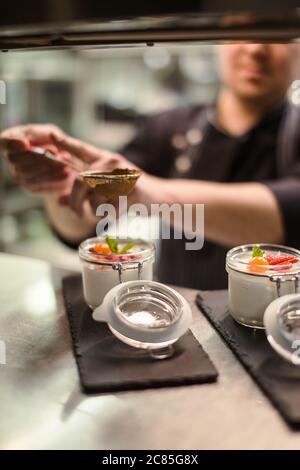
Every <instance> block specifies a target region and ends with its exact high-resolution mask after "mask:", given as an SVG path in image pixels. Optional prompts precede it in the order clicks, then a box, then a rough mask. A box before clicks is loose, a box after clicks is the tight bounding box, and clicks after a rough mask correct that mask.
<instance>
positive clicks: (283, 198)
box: [265, 152, 300, 249]
mask: <svg viewBox="0 0 300 470" xmlns="http://www.w3.org/2000/svg"><path fill="white" fill-rule="evenodd" d="M265 184H266V186H268V188H269V189H270V190H271V191H272V192H273V194H274V196H275V197H276V199H277V202H278V205H279V208H280V211H281V215H282V220H283V224H284V232H285V239H284V244H285V245H288V246H291V247H294V248H298V249H300V152H299V160H298V162H297V163H295V164H294V165H293V166H292V167H291V169H290V172H289V174H288V175H287V176H285V177H283V178H279V179H278V180H274V181H267V182H265Z"/></svg>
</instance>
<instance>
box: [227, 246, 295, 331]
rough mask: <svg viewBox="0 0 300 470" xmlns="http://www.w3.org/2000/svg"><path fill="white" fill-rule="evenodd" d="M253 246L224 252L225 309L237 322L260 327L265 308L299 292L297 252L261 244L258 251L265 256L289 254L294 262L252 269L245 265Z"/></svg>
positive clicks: (252, 266)
mask: <svg viewBox="0 0 300 470" xmlns="http://www.w3.org/2000/svg"><path fill="white" fill-rule="evenodd" d="M254 246H256V245H242V246H238V247H235V248H233V249H232V250H230V251H229V252H228V253H227V257H226V271H227V273H228V297H229V298H228V302H229V303H228V307H229V312H230V313H231V315H232V316H233V318H234V319H235V320H236V321H237V322H239V323H241V324H243V325H246V326H250V327H253V328H264V324H263V316H264V312H265V310H266V308H267V306H268V305H269V304H270V303H271V302H272V301H273V300H274V299H276V298H277V297H280V296H282V295H285V294H292V293H298V292H299V274H300V251H298V250H295V249H293V248H289V247H285V246H281V245H267V244H261V245H259V247H260V248H261V250H263V251H264V252H268V254H273V253H274V254H276V255H277V254H278V253H280V254H282V255H292V256H295V257H296V258H298V261H297V262H295V263H287V264H277V265H276V264H275V265H255V267H254V265H249V261H250V259H251V258H252V250H253V248H254ZM253 268H254V269H253Z"/></svg>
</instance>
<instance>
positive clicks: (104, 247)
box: [79, 237, 155, 309]
mask: <svg viewBox="0 0 300 470" xmlns="http://www.w3.org/2000/svg"><path fill="white" fill-rule="evenodd" d="M79 256H80V259H81V265H82V281H83V292H84V298H85V301H86V303H87V304H88V305H89V306H90V307H91V308H92V309H94V308H96V307H98V306H99V305H100V304H101V303H102V301H103V299H104V297H105V295H106V293H107V292H108V291H109V290H110V289H112V288H113V287H114V286H116V285H117V284H119V283H120V282H126V281H134V280H138V279H142V280H152V277H153V263H154V258H155V250H154V245H153V244H152V243H150V242H145V241H142V240H113V239H111V238H110V237H107V238H106V240H102V239H99V238H90V239H88V240H85V241H84V242H83V243H82V244H81V245H80V247H79Z"/></svg>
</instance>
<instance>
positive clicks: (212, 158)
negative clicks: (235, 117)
mask: <svg viewBox="0 0 300 470" xmlns="http://www.w3.org/2000/svg"><path fill="white" fill-rule="evenodd" d="M299 115H300V112H299V110H298V109H297V108H295V107H292V106H291V105H288V104H287V103H283V104H281V105H280V106H278V107H276V108H274V109H272V110H271V111H270V112H269V113H268V114H267V115H266V116H265V117H264V118H263V119H262V120H261V121H260V122H259V123H258V124H257V125H256V126H255V127H254V128H253V129H251V130H250V131H249V132H247V133H246V134H245V135H243V136H241V137H233V136H232V135H229V134H228V133H227V132H226V131H225V130H224V129H222V128H221V127H220V126H219V125H218V124H217V123H216V121H215V119H214V110H213V107H203V106H192V107H186V108H180V109H176V110H172V111H168V112H164V113H161V114H158V115H155V116H152V117H151V118H149V119H147V120H146V121H144V122H143V124H142V126H141V127H140V129H139V130H138V132H137V135H136V137H135V138H134V139H133V140H132V141H131V142H130V143H129V144H128V145H127V146H126V147H125V148H124V149H122V150H121V151H120V153H122V154H123V155H124V156H125V157H127V158H128V159H129V160H130V161H132V162H133V163H135V164H136V165H137V166H139V167H140V168H141V169H143V170H144V171H146V172H148V173H150V174H152V175H156V176H160V177H165V178H185V179H193V180H197V179H198V180H207V181H217V182H230V183H235V182H236V183H237V182H249V181H258V182H263V183H264V184H266V185H267V186H268V187H269V188H270V190H271V191H272V192H273V194H274V195H275V197H276V199H277V201H278V204H279V207H280V209H281V213H282V218H283V222H284V227H285V240H284V243H285V244H286V245H289V246H293V247H296V248H300V222H299V218H300V151H299V150H300V147H299V134H300V118H299ZM199 184H201V183H199ZM220 230H221V228H220ZM185 242H186V240H185V239H184V238H183V239H182V240H180V239H176V240H175V239H172V238H171V240H162V244H161V249H160V257H159V261H158V266H157V275H158V278H159V280H160V281H162V282H166V283H172V284H177V285H181V286H188V287H193V288H200V289H221V288H225V287H226V286H227V275H226V271H225V257H226V252H227V250H228V248H229V247H225V246H221V245H219V244H216V243H213V242H211V241H209V240H205V242H204V246H203V248H202V249H201V250H198V251H195V250H191V251H188V250H185ZM257 242H268V240H257Z"/></svg>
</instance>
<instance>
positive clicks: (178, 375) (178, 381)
mask: <svg viewBox="0 0 300 470" xmlns="http://www.w3.org/2000/svg"><path fill="white" fill-rule="evenodd" d="M63 294H64V299H65V304H66V309H67V316H68V320H69V324H70V329H71V335H72V342H73V350H74V354H75V358H76V362H77V366H78V371H79V376H80V381H81V387H82V390H83V391H84V392H86V393H100V392H113V391H121V390H134V389H146V388H155V387H166V386H168V387H169V386H178V385H188V384H200V383H208V382H215V381H216V379H217V375H218V373H217V371H216V369H215V367H214V365H213V364H212V362H211V361H210V359H209V357H208V355H207V354H206V353H205V351H204V350H203V349H202V347H201V345H200V344H199V343H198V341H197V340H196V339H195V338H194V336H193V335H192V333H191V332H188V333H186V334H185V335H184V336H183V337H182V338H181V339H180V340H179V341H178V343H176V345H175V348H176V351H175V355H174V356H172V357H171V358H169V359H165V360H154V359H152V358H151V357H150V356H149V353H146V352H145V351H142V350H138V349H135V348H131V347H130V346H127V345H126V344H123V343H122V342H121V341H119V340H118V339H116V338H115V337H114V336H113V334H112V333H111V331H110V330H109V328H108V327H107V325H106V324H105V323H99V322H96V321H94V320H93V318H92V312H91V310H90V309H89V307H87V306H86V304H85V302H84V300H83V293H82V281H81V277H79V276H72V277H68V278H65V279H64V280H63Z"/></svg>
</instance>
